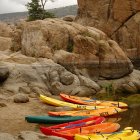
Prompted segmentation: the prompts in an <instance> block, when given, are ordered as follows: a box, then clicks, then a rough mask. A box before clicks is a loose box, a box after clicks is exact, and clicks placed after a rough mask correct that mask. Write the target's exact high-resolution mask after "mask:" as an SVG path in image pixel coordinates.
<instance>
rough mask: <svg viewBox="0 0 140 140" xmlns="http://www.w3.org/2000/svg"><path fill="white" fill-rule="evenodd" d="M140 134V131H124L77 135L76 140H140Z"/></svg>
mask: <svg viewBox="0 0 140 140" xmlns="http://www.w3.org/2000/svg"><path fill="white" fill-rule="evenodd" d="M139 139H140V132H139V131H138V130H123V131H120V132H116V133H112V134H90V135H87V136H86V135H78V134H76V135H75V137H74V140H139Z"/></svg>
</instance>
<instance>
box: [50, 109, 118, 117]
mask: <svg viewBox="0 0 140 140" xmlns="http://www.w3.org/2000/svg"><path fill="white" fill-rule="evenodd" d="M119 112H121V109H120V108H115V107H110V108H101V109H96V110H77V111H61V112H53V111H49V112H48V114H49V115H50V116H104V117H106V116H110V115H115V114H118V113H119Z"/></svg>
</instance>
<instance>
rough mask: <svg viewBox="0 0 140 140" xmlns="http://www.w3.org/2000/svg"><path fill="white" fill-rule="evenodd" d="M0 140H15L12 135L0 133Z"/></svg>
mask: <svg viewBox="0 0 140 140" xmlns="http://www.w3.org/2000/svg"><path fill="white" fill-rule="evenodd" d="M0 140H15V139H14V137H13V136H12V135H11V134H8V133H0Z"/></svg>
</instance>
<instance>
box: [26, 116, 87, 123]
mask: <svg viewBox="0 0 140 140" xmlns="http://www.w3.org/2000/svg"><path fill="white" fill-rule="evenodd" d="M85 118H87V117H85V116H74V117H72V116H64V117H63V116H57V117H56V116H26V117H25V120H26V121H27V122H30V123H43V124H55V123H66V122H72V121H77V120H82V119H85Z"/></svg>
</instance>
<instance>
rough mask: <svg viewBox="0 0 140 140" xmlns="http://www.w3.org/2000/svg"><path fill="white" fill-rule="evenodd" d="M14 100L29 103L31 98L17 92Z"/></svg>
mask: <svg viewBox="0 0 140 140" xmlns="http://www.w3.org/2000/svg"><path fill="white" fill-rule="evenodd" d="M14 102H15V103H27V102H29V98H28V96H27V95H25V94H22V93H20V94H17V95H15V96H14Z"/></svg>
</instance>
